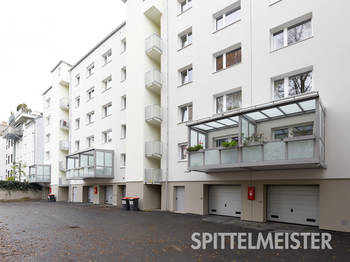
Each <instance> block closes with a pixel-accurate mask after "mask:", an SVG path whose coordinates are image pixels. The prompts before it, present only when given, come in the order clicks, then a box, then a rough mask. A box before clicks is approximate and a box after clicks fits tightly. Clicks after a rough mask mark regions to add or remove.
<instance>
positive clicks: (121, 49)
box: [120, 38, 126, 54]
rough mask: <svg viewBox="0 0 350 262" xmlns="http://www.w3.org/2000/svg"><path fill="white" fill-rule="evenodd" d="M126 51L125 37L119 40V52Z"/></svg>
mask: <svg viewBox="0 0 350 262" xmlns="http://www.w3.org/2000/svg"><path fill="white" fill-rule="evenodd" d="M125 51H126V39H125V38H124V39H123V40H121V41H120V53H121V54H122V53H124V52H125Z"/></svg>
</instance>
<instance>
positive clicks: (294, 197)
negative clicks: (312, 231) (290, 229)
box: [267, 186, 320, 226]
mask: <svg viewBox="0 0 350 262" xmlns="http://www.w3.org/2000/svg"><path fill="white" fill-rule="evenodd" d="M267 190H268V191H267V219H268V220H270V221H278V222H287V223H294V224H302V225H312V226H317V225H318V224H319V202H320V201H319V187H318V186H269V187H268V189H267Z"/></svg>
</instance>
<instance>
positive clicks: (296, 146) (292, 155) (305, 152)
mask: <svg viewBox="0 0 350 262" xmlns="http://www.w3.org/2000/svg"><path fill="white" fill-rule="evenodd" d="M313 155H314V140H313V139H312V140H304V141H291V142H288V159H302V158H312V157H313Z"/></svg>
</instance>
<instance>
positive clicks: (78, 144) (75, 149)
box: [74, 140, 80, 152]
mask: <svg viewBox="0 0 350 262" xmlns="http://www.w3.org/2000/svg"><path fill="white" fill-rule="evenodd" d="M79 150H80V140H75V141H74V151H75V152H79Z"/></svg>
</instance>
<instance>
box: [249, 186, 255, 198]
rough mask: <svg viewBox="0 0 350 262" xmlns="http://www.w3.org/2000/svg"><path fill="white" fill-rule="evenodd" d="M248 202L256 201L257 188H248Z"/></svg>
mask: <svg viewBox="0 0 350 262" xmlns="http://www.w3.org/2000/svg"><path fill="white" fill-rule="evenodd" d="M248 200H255V187H253V186H249V187H248Z"/></svg>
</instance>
